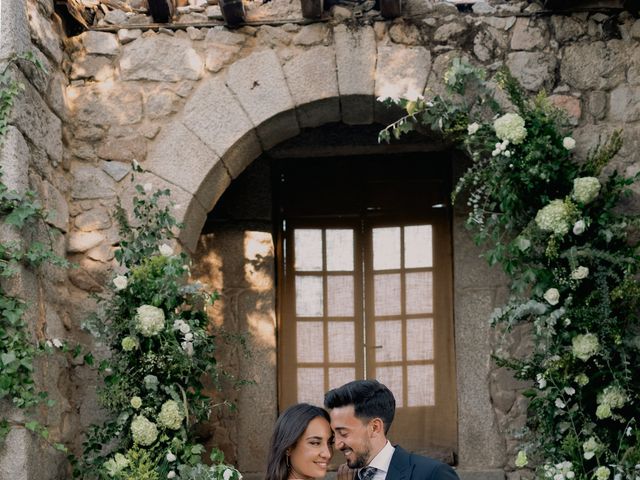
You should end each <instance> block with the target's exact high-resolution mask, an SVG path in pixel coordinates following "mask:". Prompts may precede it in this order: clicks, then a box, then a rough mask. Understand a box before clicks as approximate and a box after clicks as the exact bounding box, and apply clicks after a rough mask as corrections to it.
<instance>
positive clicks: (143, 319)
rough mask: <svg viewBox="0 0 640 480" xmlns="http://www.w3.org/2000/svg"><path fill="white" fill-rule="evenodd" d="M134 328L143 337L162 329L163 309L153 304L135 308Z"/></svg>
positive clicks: (155, 333)
mask: <svg viewBox="0 0 640 480" xmlns="http://www.w3.org/2000/svg"><path fill="white" fill-rule="evenodd" d="M136 312H137V314H136V329H137V330H138V331H139V332H140V333H141V334H142V335H143V336H145V337H153V336H154V335H157V334H158V333H160V332H161V331H162V330H164V311H163V310H162V309H161V308H158V307H154V306H153V305H142V306H140V307H138V308H137V309H136Z"/></svg>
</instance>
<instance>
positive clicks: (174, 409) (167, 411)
mask: <svg viewBox="0 0 640 480" xmlns="http://www.w3.org/2000/svg"><path fill="white" fill-rule="evenodd" d="M182 420H184V415H183V413H182V410H180V406H179V405H178V404H177V403H176V402H175V401H173V400H167V401H166V402H164V403H163V404H162V407H161V408H160V414H159V415H158V423H159V424H160V425H162V426H163V427H165V428H169V429H171V430H178V429H179V428H180V426H181V425H182Z"/></svg>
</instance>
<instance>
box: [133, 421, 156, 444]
mask: <svg viewBox="0 0 640 480" xmlns="http://www.w3.org/2000/svg"><path fill="white" fill-rule="evenodd" d="M131 436H132V437H133V441H134V442H135V443H137V444H138V445H142V446H144V447H147V446H149V445H151V444H152V443H153V442H155V441H156V439H157V438H158V427H156V424H155V423H153V422H151V421H149V420H148V419H147V418H146V417H145V416H143V415H137V416H136V418H134V419H133V421H132V422H131Z"/></svg>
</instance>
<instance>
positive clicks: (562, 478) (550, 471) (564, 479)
mask: <svg viewBox="0 0 640 480" xmlns="http://www.w3.org/2000/svg"><path fill="white" fill-rule="evenodd" d="M542 470H543V472H544V476H545V478H552V479H553V480H571V479H572V478H575V476H576V474H575V472H574V471H573V464H572V463H571V462H560V463H556V464H555V465H549V464H547V465H545V466H544V467H542Z"/></svg>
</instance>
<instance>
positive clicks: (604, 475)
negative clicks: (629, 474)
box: [595, 466, 611, 480]
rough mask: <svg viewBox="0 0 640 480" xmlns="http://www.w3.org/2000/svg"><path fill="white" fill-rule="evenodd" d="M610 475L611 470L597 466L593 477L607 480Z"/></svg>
mask: <svg viewBox="0 0 640 480" xmlns="http://www.w3.org/2000/svg"><path fill="white" fill-rule="evenodd" d="M610 476H611V470H609V469H608V468H607V467H604V466H602V467H598V469H597V470H596V474H595V477H596V479H597V480H607V479H608V478H609V477H610Z"/></svg>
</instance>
